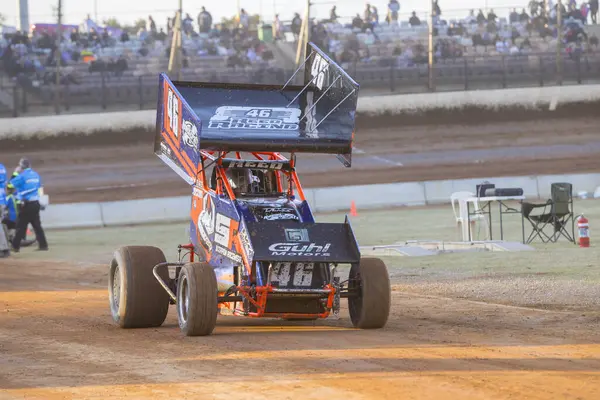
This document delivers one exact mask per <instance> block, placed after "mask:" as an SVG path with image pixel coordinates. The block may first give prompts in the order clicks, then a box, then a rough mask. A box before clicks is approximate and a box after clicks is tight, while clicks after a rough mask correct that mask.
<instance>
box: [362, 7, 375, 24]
mask: <svg viewBox="0 0 600 400" xmlns="http://www.w3.org/2000/svg"><path fill="white" fill-rule="evenodd" d="M372 16H373V14H371V5H370V4H369V3H367V5H366V7H365V15H364V18H363V21H364V22H365V24H369V23H370V22H371V21H372Z"/></svg>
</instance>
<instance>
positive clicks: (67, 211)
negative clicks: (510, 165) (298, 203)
mask: <svg viewBox="0 0 600 400" xmlns="http://www.w3.org/2000/svg"><path fill="white" fill-rule="evenodd" d="M484 181H489V182H491V183H494V184H495V185H496V187H497V188H501V187H504V188H510V187H520V188H522V189H523V190H524V193H525V196H526V197H527V198H528V199H533V200H534V199H547V198H549V197H550V184H551V183H553V182H570V183H572V184H573V193H574V195H576V194H577V193H578V192H579V191H586V192H588V193H590V194H593V193H594V191H595V190H596V188H598V187H600V173H599V174H577V175H544V176H510V177H499V178H487V179H461V180H454V181H427V182H407V183H389V184H380V185H361V186H342V187H333V188H321V189H308V190H305V195H306V197H307V199H308V201H309V202H310V205H311V208H312V210H313V212H331V211H343V210H348V209H350V204H351V202H352V201H354V202H355V203H356V206H357V208H359V209H362V210H365V209H375V208H386V207H397V206H419V205H425V204H444V203H449V201H450V195H451V194H452V193H453V192H458V191H470V192H475V186H476V185H477V184H479V183H481V182H484ZM190 205H191V204H190V197H188V196H182V197H166V198H156V199H143V200H129V201H119V202H108V203H74V204H58V205H50V206H49V207H48V209H47V210H45V211H44V212H43V213H42V222H43V224H44V226H45V227H47V228H81V227H101V226H117V225H133V224H144V223H157V222H176V221H187V220H188V215H189V210H190Z"/></svg>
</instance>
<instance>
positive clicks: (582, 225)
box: [577, 214, 590, 247]
mask: <svg viewBox="0 0 600 400" xmlns="http://www.w3.org/2000/svg"><path fill="white" fill-rule="evenodd" d="M577 228H578V229H579V247H590V230H589V221H588V220H587V218H586V217H584V216H583V214H582V215H580V216H579V218H577Z"/></svg>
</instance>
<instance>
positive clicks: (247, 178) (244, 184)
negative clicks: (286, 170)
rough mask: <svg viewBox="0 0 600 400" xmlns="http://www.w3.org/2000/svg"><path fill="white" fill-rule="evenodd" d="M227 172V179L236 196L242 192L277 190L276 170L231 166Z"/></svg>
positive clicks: (265, 192) (261, 192)
mask: <svg viewBox="0 0 600 400" xmlns="http://www.w3.org/2000/svg"><path fill="white" fill-rule="evenodd" d="M226 174H227V180H228V181H229V184H230V185H231V188H232V189H233V193H234V194H235V195H236V196H238V195H240V194H258V195H264V194H269V193H274V192H276V191H277V185H276V180H275V172H274V171H263V170H260V169H249V168H230V169H228V170H227V173H226Z"/></svg>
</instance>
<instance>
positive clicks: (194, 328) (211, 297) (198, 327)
mask: <svg viewBox="0 0 600 400" xmlns="http://www.w3.org/2000/svg"><path fill="white" fill-rule="evenodd" d="M217 290H218V288H217V277H216V275H215V271H214V270H213V269H212V267H211V266H210V265H209V264H207V263H190V264H186V265H185V266H184V267H183V268H182V269H181V273H180V274H179V282H178V283H177V317H178V319H179V327H180V328H181V331H182V332H183V333H184V334H185V335H186V336H206V335H210V334H211V333H212V331H213V330H214V329H215V325H216V324H217V313H218V294H217Z"/></svg>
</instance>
